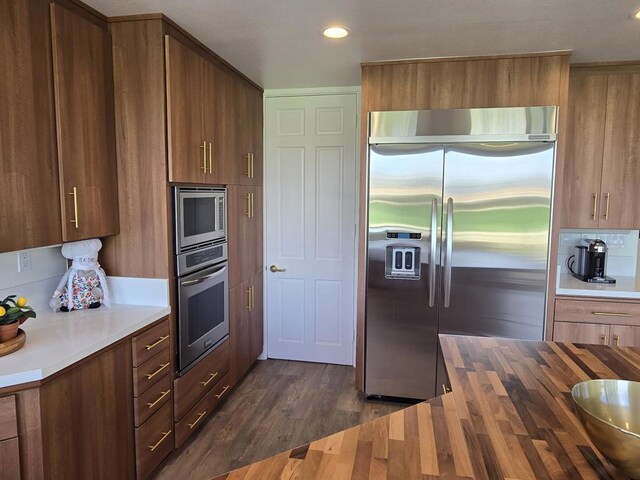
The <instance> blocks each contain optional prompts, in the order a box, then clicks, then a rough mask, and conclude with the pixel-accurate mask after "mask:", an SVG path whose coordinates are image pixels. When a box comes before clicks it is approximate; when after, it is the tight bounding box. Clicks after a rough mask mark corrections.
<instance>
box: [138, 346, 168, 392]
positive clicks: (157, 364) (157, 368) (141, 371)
mask: <svg viewBox="0 0 640 480" xmlns="http://www.w3.org/2000/svg"><path fill="white" fill-rule="evenodd" d="M170 370H171V359H170V353H169V349H168V348H165V349H164V350H161V351H160V352H158V353H157V354H156V355H155V356H154V357H151V358H150V359H149V360H147V361H146V362H144V363H143V364H142V365H140V366H139V367H137V368H134V369H133V395H134V396H135V397H139V396H140V395H142V394H143V393H144V392H146V391H147V390H148V389H149V388H150V387H151V385H155V384H156V383H157V382H158V381H159V380H160V379H162V378H163V377H164V376H165V375H166V374H167V373H169V371H170Z"/></svg>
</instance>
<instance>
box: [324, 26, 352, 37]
mask: <svg viewBox="0 0 640 480" xmlns="http://www.w3.org/2000/svg"><path fill="white" fill-rule="evenodd" d="M322 34H323V35H324V36H325V37H327V38H344V37H346V36H347V35H349V32H348V31H347V29H346V28H344V27H327V28H325V29H324V30H323V31H322Z"/></svg>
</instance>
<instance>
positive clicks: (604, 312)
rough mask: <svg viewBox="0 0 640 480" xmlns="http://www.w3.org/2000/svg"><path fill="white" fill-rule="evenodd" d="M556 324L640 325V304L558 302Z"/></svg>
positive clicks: (556, 305)
mask: <svg viewBox="0 0 640 480" xmlns="http://www.w3.org/2000/svg"><path fill="white" fill-rule="evenodd" d="M554 320H555V321H556V322H579V323H609V324H616V325H640V304H639V303H622V302H603V301H597V300H586V301H582V300H556V304H555V314H554Z"/></svg>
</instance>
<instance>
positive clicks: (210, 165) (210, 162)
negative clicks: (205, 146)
mask: <svg viewBox="0 0 640 480" xmlns="http://www.w3.org/2000/svg"><path fill="white" fill-rule="evenodd" d="M211 150H212V149H211V142H209V174H212V173H213V162H212V161H211Z"/></svg>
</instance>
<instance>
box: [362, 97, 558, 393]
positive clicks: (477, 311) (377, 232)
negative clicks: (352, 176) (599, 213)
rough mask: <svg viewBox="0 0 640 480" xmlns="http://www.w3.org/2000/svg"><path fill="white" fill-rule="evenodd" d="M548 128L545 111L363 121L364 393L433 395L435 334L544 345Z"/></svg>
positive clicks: (551, 137) (551, 130) (437, 377)
mask: <svg viewBox="0 0 640 480" xmlns="http://www.w3.org/2000/svg"><path fill="white" fill-rule="evenodd" d="M556 127H557V109H556V107H529V108H491V109H467V110H428V111H402V112H374V113H371V114H370V117H369V152H368V169H369V176H368V192H369V195H368V243H367V246H368V252H367V280H366V284H367V290H366V317H365V318H366V321H365V328H366V344H365V349H366V350H365V352H366V353H365V393H366V394H367V395H382V396H393V397H402V398H413V399H426V398H431V397H433V396H435V395H436V394H437V393H436V392H437V391H439V390H440V388H441V384H442V383H444V377H443V376H442V375H443V371H444V370H443V366H442V362H440V361H439V352H438V349H439V344H438V333H447V334H456V335H478V336H494V337H507V338H519V339H529V340H541V339H542V338H543V329H544V320H545V299H546V293H547V292H546V288H547V283H548V282H547V271H548V263H549V229H550V220H551V201H552V195H551V194H552V190H553V171H554V162H555V141H556ZM438 371H439V373H437V372H438Z"/></svg>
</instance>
